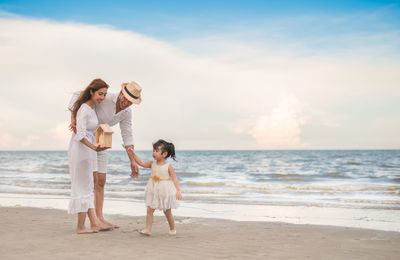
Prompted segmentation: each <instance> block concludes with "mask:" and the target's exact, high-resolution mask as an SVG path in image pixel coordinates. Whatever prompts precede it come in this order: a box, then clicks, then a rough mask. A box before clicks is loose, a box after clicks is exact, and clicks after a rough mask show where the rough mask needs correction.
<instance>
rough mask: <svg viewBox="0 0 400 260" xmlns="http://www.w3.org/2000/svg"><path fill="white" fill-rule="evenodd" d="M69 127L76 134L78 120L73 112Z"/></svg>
mask: <svg viewBox="0 0 400 260" xmlns="http://www.w3.org/2000/svg"><path fill="white" fill-rule="evenodd" d="M68 129H69V130H70V131H72V132H74V133H75V134H76V120H75V118H74V116H73V115H72V113H71V124H69V127H68Z"/></svg>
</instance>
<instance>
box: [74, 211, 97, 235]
mask: <svg viewBox="0 0 400 260" xmlns="http://www.w3.org/2000/svg"><path fill="white" fill-rule="evenodd" d="M85 219H86V212H79V213H78V225H77V227H76V233H77V234H88V233H93V232H94V231H93V230H92V229H87V228H86V227H85Z"/></svg>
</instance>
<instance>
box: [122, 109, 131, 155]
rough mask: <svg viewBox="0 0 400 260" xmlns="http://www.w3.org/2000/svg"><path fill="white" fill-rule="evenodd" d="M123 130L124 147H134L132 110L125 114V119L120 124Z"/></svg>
mask: <svg viewBox="0 0 400 260" xmlns="http://www.w3.org/2000/svg"><path fill="white" fill-rule="evenodd" d="M119 127H120V129H121V136H122V141H123V142H124V143H123V146H124V147H126V146H129V145H134V141H133V134H132V110H130V109H129V110H128V111H126V112H125V114H124V118H123V119H122V120H121V121H120V122H119Z"/></svg>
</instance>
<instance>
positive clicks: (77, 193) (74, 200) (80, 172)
mask: <svg viewBox="0 0 400 260" xmlns="http://www.w3.org/2000/svg"><path fill="white" fill-rule="evenodd" d="M98 123H99V121H98V120H97V116H96V112H95V111H94V109H92V108H91V107H90V106H89V105H87V104H85V103H83V104H82V105H81V107H80V108H79V110H78V112H77V114H76V134H72V137H71V141H70V143H69V149H68V161H69V172H70V174H71V200H70V202H69V207H68V213H69V214H75V213H79V212H87V211H88V210H89V209H90V208H94V194H93V188H94V184H93V163H94V160H95V156H96V152H95V151H94V150H92V149H90V148H89V147H87V146H86V145H84V144H83V143H81V142H80V140H82V139H83V138H86V139H87V140H88V141H89V142H90V143H94V141H95V135H94V131H95V130H96V127H97V125H98Z"/></svg>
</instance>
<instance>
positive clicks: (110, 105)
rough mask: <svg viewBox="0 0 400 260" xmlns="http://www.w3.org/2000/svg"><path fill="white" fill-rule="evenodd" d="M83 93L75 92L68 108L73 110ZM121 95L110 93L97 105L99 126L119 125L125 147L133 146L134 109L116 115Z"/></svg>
mask: <svg viewBox="0 0 400 260" xmlns="http://www.w3.org/2000/svg"><path fill="white" fill-rule="evenodd" d="M80 94H81V91H77V92H74V94H73V95H72V97H71V100H70V102H69V105H68V108H69V109H72V108H73V106H74V103H75V101H76V100H77V99H78V97H79V95H80ZM118 95H119V93H112V92H108V93H107V96H106V98H105V99H104V100H103V102H101V103H100V104H99V105H95V111H96V114H97V118H98V120H99V124H108V125H110V126H114V125H116V124H118V123H119V127H120V129H121V136H122V141H123V142H124V144H123V146H129V145H133V144H134V142H133V134H132V109H131V108H130V107H128V108H125V109H124V110H121V111H119V112H118V113H115V110H116V103H117V99H118Z"/></svg>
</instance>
